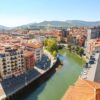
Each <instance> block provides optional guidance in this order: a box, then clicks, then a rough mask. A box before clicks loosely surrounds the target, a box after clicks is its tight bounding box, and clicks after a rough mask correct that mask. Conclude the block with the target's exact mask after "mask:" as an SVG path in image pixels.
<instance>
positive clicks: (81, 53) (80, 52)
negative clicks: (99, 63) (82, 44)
mask: <svg viewBox="0 0 100 100" xmlns="http://www.w3.org/2000/svg"><path fill="white" fill-rule="evenodd" d="M79 54H80V56H82V55H83V54H84V49H83V48H80V51H79Z"/></svg>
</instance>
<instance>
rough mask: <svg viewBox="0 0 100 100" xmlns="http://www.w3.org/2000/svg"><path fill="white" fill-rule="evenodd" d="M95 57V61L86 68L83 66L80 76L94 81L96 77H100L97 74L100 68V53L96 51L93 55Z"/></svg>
mask: <svg viewBox="0 0 100 100" xmlns="http://www.w3.org/2000/svg"><path fill="white" fill-rule="evenodd" d="M94 58H95V63H94V64H89V67H88V68H84V69H83V71H82V72H81V75H80V78H83V79H86V80H90V81H96V77H98V78H99V79H100V75H99V76H98V75H97V73H98V68H99V69H100V64H99V63H100V62H99V61H100V60H99V59H100V53H96V54H95V55H94ZM99 72H100V70H99Z"/></svg>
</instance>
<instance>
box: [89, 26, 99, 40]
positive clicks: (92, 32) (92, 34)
mask: <svg viewBox="0 0 100 100" xmlns="http://www.w3.org/2000/svg"><path fill="white" fill-rule="evenodd" d="M96 38H100V27H93V28H90V29H88V31H87V40H90V39H96Z"/></svg>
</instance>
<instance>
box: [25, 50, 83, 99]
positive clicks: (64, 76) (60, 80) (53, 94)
mask: <svg viewBox="0 0 100 100" xmlns="http://www.w3.org/2000/svg"><path fill="white" fill-rule="evenodd" d="M60 53H61V54H62V55H63V56H64V61H63V66H62V68H60V70H58V71H57V72H56V73H55V74H54V75H52V77H51V78H50V79H49V80H48V81H46V82H45V83H43V84H42V85H41V86H40V87H38V88H37V89H36V90H35V91H34V92H32V93H31V94H30V95H28V96H27V97H26V99H25V100H61V97H62V96H63V95H64V93H65V91H66V90H67V89H68V87H69V86H70V85H71V84H73V83H74V82H75V81H76V80H77V78H78V76H79V74H80V73H81V71H82V64H83V63H84V61H82V60H81V59H80V58H78V57H77V56H76V55H73V54H71V53H68V52H67V53H66V51H65V50H62V51H60Z"/></svg>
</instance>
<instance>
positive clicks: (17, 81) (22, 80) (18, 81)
mask: <svg viewBox="0 0 100 100" xmlns="http://www.w3.org/2000/svg"><path fill="white" fill-rule="evenodd" d="M45 52H46V51H45ZM45 54H48V55H49V56H48V55H46V57H43V58H42V61H40V62H39V63H38V64H37V65H36V66H35V67H34V68H33V69H32V70H29V71H27V72H26V73H24V74H22V75H20V76H18V77H12V78H8V79H5V80H3V81H1V82H0V100H4V99H5V98H7V97H9V96H11V95H13V94H15V93H16V92H18V91H19V90H21V89H22V88H24V87H25V86H27V85H28V84H30V83H31V82H32V81H34V80H35V79H37V78H38V77H40V76H41V75H42V74H44V73H45V72H47V71H48V70H49V69H50V68H51V67H52V66H53V64H54V63H55V62H56V59H54V57H52V55H50V54H49V53H48V52H46V53H45ZM45 60H46V61H48V62H45V63H44V61H45ZM44 65H46V66H45V67H43V66H44Z"/></svg>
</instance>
